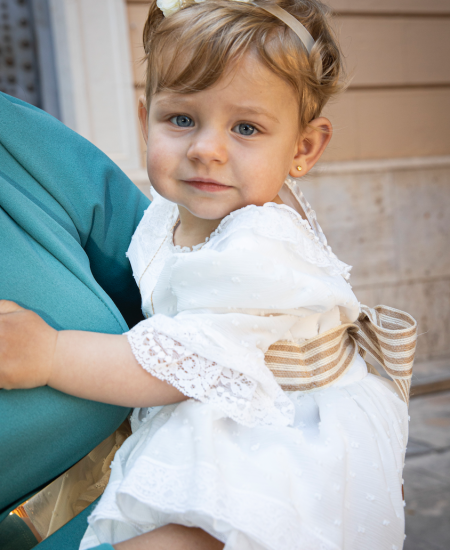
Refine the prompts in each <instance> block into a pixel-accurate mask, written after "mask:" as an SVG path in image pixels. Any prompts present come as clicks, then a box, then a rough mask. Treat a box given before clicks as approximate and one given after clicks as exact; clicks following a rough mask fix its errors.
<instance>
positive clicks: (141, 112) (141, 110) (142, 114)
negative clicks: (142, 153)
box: [138, 95, 148, 143]
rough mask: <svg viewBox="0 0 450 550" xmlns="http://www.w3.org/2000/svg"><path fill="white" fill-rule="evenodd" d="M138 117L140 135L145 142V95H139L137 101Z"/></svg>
mask: <svg viewBox="0 0 450 550" xmlns="http://www.w3.org/2000/svg"><path fill="white" fill-rule="evenodd" d="M138 117H139V122H140V123H141V131H142V136H143V137H144V141H145V143H147V140H148V111H147V102H146V100H145V95H141V97H140V98H139V102H138Z"/></svg>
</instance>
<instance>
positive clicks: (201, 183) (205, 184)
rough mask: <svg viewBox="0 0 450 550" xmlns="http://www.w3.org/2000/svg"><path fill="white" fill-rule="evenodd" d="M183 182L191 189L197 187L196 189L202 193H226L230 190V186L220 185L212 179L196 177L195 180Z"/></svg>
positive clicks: (190, 179)
mask: <svg viewBox="0 0 450 550" xmlns="http://www.w3.org/2000/svg"><path fill="white" fill-rule="evenodd" d="M183 181H184V182H185V183H187V184H188V185H190V186H191V187H195V188H196V189H199V190H200V191H209V192H217V191H225V190H226V189H229V188H230V186H229V185H225V184H223V183H220V182H218V181H216V180H213V179H210V178H200V177H195V178H189V179H187V180H183Z"/></svg>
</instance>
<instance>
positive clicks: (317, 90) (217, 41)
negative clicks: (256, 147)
mask: <svg viewBox="0 0 450 550" xmlns="http://www.w3.org/2000/svg"><path fill="white" fill-rule="evenodd" d="M190 1H191V0H188V1H187V2H186V1H185V2H184V5H183V7H182V8H181V9H180V10H179V11H178V12H176V13H174V14H173V15H170V16H169V17H167V18H165V17H164V16H163V14H162V12H161V10H160V9H159V8H158V7H157V5H156V0H152V1H151V4H150V9H149V13H148V17H147V22H146V24H145V28H144V35H143V40H144V49H145V53H146V58H145V59H146V64H147V71H146V98H147V107H149V106H150V102H151V98H152V96H153V95H154V94H156V93H158V92H162V91H173V92H179V93H184V94H186V93H195V92H198V91H201V90H205V89H206V88H209V87H210V86H212V85H213V84H215V83H216V82H217V81H218V80H219V79H220V77H221V76H222V75H223V74H224V72H225V70H226V69H227V68H228V67H229V66H230V65H231V64H232V63H234V62H237V61H239V59H240V58H242V56H244V55H245V54H246V53H247V52H249V51H251V52H255V53H256V54H257V56H258V57H259V59H260V61H261V62H262V63H263V64H264V65H265V66H266V67H268V68H269V69H270V70H271V71H273V72H274V73H275V74H276V75H278V76H279V77H280V78H282V79H283V80H285V81H286V82H288V83H289V84H290V85H291V86H292V87H293V88H294V90H295V92H296V94H297V96H298V100H299V107H300V108H299V116H300V120H299V124H300V128H304V127H306V126H307V124H308V123H309V122H310V121H311V120H313V119H314V118H317V117H318V116H319V115H320V113H321V111H322V109H323V107H324V106H325V104H326V103H327V101H328V100H329V99H330V97H332V96H333V95H335V94H336V93H337V92H338V91H340V89H341V87H342V85H341V83H340V78H341V74H342V57H341V53H340V50H339V47H338V45H337V42H336V40H335V38H334V36H333V32H332V30H331V27H330V22H329V18H328V9H327V8H326V6H325V5H324V4H322V3H321V2H320V1H319V0H281V1H279V2H273V1H270V0H268V1H267V0H261V1H260V2H259V3H260V4H261V5H263V4H264V3H266V4H274V3H278V5H279V6H280V7H282V8H283V9H285V10H286V11H288V12H289V13H291V14H292V15H293V16H294V17H296V18H297V19H298V20H299V21H300V22H301V23H302V24H303V25H304V26H305V27H306V28H307V29H308V31H309V32H310V34H311V35H312V37H313V38H314V40H315V45H314V47H313V49H312V51H311V53H310V54H309V55H308V53H307V51H306V49H305V48H304V46H303V45H302V43H301V41H300V39H299V38H298V36H297V35H296V34H295V33H294V32H293V31H292V30H291V29H290V28H288V27H287V26H286V25H285V24H284V23H283V22H282V21H280V20H279V19H278V18H276V17H274V16H273V15H271V14H269V13H267V12H266V11H264V10H262V9H260V8H259V7H258V6H255V5H253V4H249V3H244V2H234V1H230V0H206V1H204V2H201V3H193V2H192V3H190Z"/></svg>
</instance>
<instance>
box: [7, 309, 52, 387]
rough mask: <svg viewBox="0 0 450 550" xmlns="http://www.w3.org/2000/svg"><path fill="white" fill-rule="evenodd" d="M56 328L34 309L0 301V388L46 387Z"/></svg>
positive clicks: (50, 367)
mask: <svg viewBox="0 0 450 550" xmlns="http://www.w3.org/2000/svg"><path fill="white" fill-rule="evenodd" d="M57 338H58V331H56V330H55V329H53V328H52V327H50V326H49V325H48V324H47V323H46V322H45V321H44V320H43V319H42V318H41V317H39V315H37V314H36V313H34V312H33V311H30V310H27V309H24V308H23V307H20V306H19V305H17V304H16V303H15V302H11V301H9V300H0V388H3V389H5V390H12V389H28V388H36V387H38V386H45V385H46V384H47V382H48V380H49V378H50V374H51V369H52V361H53V355H54V352H55V348H56V342H57Z"/></svg>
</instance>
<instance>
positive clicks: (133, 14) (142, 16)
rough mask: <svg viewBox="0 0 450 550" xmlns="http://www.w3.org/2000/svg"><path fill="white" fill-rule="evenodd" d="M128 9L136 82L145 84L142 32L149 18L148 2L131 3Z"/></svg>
mask: <svg viewBox="0 0 450 550" xmlns="http://www.w3.org/2000/svg"><path fill="white" fill-rule="evenodd" d="M127 10H128V24H129V29H130V43H131V57H132V63H133V74H134V82H135V84H136V85H143V84H144V81H145V65H144V64H143V63H142V58H143V56H144V48H143V46H142V32H143V30H144V25H145V21H146V19H147V12H148V3H147V1H146V3H140V4H139V3H137V4H135V3H133V4H129V5H128V6H127Z"/></svg>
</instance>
